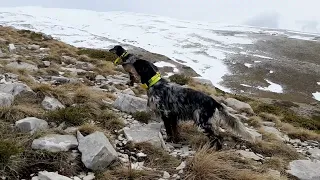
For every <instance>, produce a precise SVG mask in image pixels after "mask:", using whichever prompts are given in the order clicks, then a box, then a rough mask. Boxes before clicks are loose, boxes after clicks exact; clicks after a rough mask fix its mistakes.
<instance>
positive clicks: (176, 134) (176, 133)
mask: <svg viewBox="0 0 320 180" xmlns="http://www.w3.org/2000/svg"><path fill="white" fill-rule="evenodd" d="M170 123H171V127H172V133H173V142H174V143H178V142H180V141H181V136H180V132H179V129H178V118H177V117H172V118H171V119H170Z"/></svg>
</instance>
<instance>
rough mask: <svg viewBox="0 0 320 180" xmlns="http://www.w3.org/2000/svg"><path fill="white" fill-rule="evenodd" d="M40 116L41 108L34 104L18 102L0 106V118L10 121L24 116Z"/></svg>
mask: <svg viewBox="0 0 320 180" xmlns="http://www.w3.org/2000/svg"><path fill="white" fill-rule="evenodd" d="M42 116H43V110H42V109H41V108H39V107H38V106H37V105H34V104H19V105H13V106H10V107H1V108H0V119H2V120H4V121H6V122H10V123H15V122H16V121H18V120H20V119H23V118H26V117H38V118H41V117H42Z"/></svg>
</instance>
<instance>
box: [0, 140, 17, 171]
mask: <svg viewBox="0 0 320 180" xmlns="http://www.w3.org/2000/svg"><path fill="white" fill-rule="evenodd" d="M20 152H21V148H20V147H18V145H17V144H16V143H14V142H13V141H12V140H10V141H9V140H0V168H3V167H4V166H5V165H6V164H7V163H8V162H9V160H10V157H11V156H13V155H16V154H18V153H20Z"/></svg>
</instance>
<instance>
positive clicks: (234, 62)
mask: <svg viewBox="0 0 320 180" xmlns="http://www.w3.org/2000/svg"><path fill="white" fill-rule="evenodd" d="M0 24H2V25H10V26H14V27H16V28H23V29H30V30H34V31H41V32H44V33H47V34H50V35H52V36H53V37H56V38H59V39H61V40H62V41H64V42H66V43H69V44H72V45H75V46H77V47H93V48H109V47H110V46H112V45H115V44H127V45H132V46H136V47H140V48H143V49H146V50H148V51H150V52H154V53H158V54H163V55H166V56H167V57H169V58H170V59H172V60H173V61H175V62H178V63H182V64H184V65H187V66H190V67H192V68H193V69H194V70H195V71H196V72H197V73H198V74H199V75H201V76H203V77H205V78H208V79H210V80H211V81H212V83H213V84H214V85H215V86H217V87H218V88H220V89H222V90H224V91H227V92H235V93H242V92H247V93H252V94H258V95H260V96H263V97H277V98H279V97H280V98H283V99H293V100H294V101H302V102H312V101H314V99H315V98H317V99H319V97H318V93H319V91H320V90H319V85H318V84H317V82H319V81H320V73H319V69H320V63H319V61H317V59H318V55H315V54H314V53H316V52H317V49H319V47H320V45H319V44H318V42H317V39H318V37H316V36H314V35H308V34H303V33H300V34H298V33H294V32H291V31H284V30H281V31H280V30H271V29H258V28H250V27H243V26H232V25H226V24H215V23H203V22H201V23H200V22H191V21H190V22H187V21H181V20H176V19H171V18H166V17H160V16H153V15H145V14H137V13H127V12H105V13H102V12H94V11H86V10H72V9H52V8H38V7H21V8H1V9H0ZM306 48H308V49H306ZM299 51H301V52H299ZM282 72H284V73H282ZM292 77H300V78H299V80H298V81H295V82H294V80H293V79H292ZM298 82H300V83H298ZM273 87H277V89H274V88H273ZM279 89H280V91H279Z"/></svg>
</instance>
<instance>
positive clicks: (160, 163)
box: [134, 143, 180, 173]
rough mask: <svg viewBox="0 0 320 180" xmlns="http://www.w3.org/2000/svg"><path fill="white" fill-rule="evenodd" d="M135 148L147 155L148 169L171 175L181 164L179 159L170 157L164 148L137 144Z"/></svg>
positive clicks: (148, 144) (146, 164) (146, 163)
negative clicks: (159, 170) (163, 171)
mask: <svg viewBox="0 0 320 180" xmlns="http://www.w3.org/2000/svg"><path fill="white" fill-rule="evenodd" d="M134 147H135V148H137V149H139V150H141V151H142V152H144V153H145V154H147V159H146V160H145V166H146V167H150V168H156V169H162V170H166V171H168V172H169V173H170V172H172V170H173V168H175V167H177V166H179V164H180V161H179V160H178V159H176V158H174V157H172V156H170V155H169V154H168V153H167V152H165V151H164V150H163V149H162V148H158V147H155V146H153V145H151V144H150V143H137V144H135V145H134Z"/></svg>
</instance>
